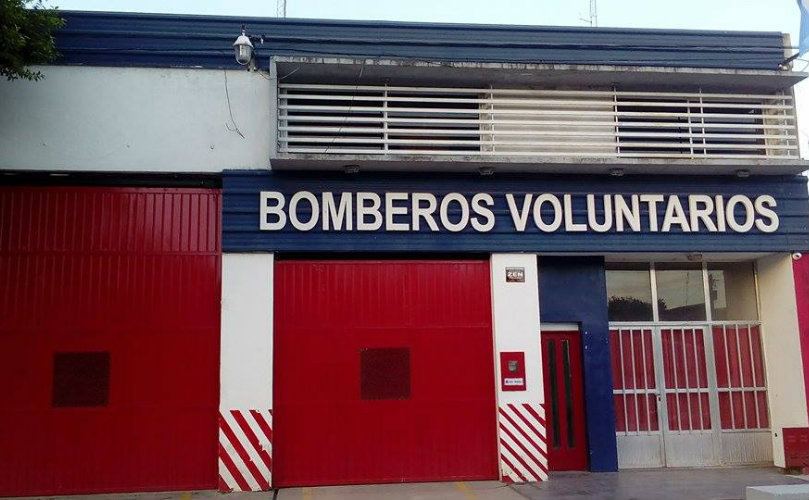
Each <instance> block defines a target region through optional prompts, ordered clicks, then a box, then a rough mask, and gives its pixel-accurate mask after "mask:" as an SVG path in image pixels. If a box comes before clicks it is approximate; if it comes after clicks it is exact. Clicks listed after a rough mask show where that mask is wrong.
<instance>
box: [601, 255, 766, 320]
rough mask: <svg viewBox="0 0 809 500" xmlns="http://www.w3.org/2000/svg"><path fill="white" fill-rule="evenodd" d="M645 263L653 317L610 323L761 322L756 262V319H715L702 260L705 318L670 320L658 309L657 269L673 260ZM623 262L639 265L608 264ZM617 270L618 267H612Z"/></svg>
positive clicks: (706, 274) (706, 270)
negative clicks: (665, 318)
mask: <svg viewBox="0 0 809 500" xmlns="http://www.w3.org/2000/svg"><path fill="white" fill-rule="evenodd" d="M721 262H723V261H716V262H711V263H713V264H715V263H721ZM644 263H645V264H648V265H649V280H650V283H651V287H652V319H651V320H648V321H614V320H612V319H611V318H608V321H609V322H610V323H618V324H627V325H632V324H648V323H649V322H653V323H660V324H678V325H680V324H685V325H687V324H706V323H713V324H736V323H757V324H760V323H761V301H760V300H759V299H760V297H759V289H758V269H757V268H756V265H755V263H753V266H752V270H753V289H754V293H755V302H756V317H757V318H758V319H756V320H749V319H745V320H714V318H713V311H712V307H711V290H710V283H709V281H708V264H709V262H707V261H702V262H701V263H700V267H701V269H702V293H703V297H704V299H705V319H703V320H688V321H668V320H661V319H660V311H659V310H658V302H657V300H658V294H657V270H656V265H658V264H672V262H664V261H651V262H644ZM621 264H629V265H637V264H638V263H637V262H626V263H624V262H608V263H607V265H608V266H620V265H621ZM612 270H613V271H615V270H616V269H612ZM609 271H610V270H609V269H607V270H605V272H609Z"/></svg>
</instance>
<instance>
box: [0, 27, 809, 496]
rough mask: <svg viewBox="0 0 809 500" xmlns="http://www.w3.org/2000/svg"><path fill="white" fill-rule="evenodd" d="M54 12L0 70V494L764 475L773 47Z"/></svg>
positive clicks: (790, 318) (774, 180)
mask: <svg viewBox="0 0 809 500" xmlns="http://www.w3.org/2000/svg"><path fill="white" fill-rule="evenodd" d="M62 15H63V16H64V17H65V19H66V20H67V24H66V26H65V27H64V28H63V29H61V30H60V31H59V32H58V33H57V36H56V41H57V46H58V48H59V50H60V52H61V54H62V57H61V58H60V59H59V60H58V61H56V62H55V63H54V64H52V65H49V66H45V67H42V68H38V69H40V70H41V71H42V72H43V73H44V75H45V79H44V80H42V81H40V82H22V81H14V82H2V83H0V102H1V103H2V110H3V112H2V113H0V169H2V171H1V172H0V179H2V182H1V183H0V376H2V379H3V380H5V381H6V385H5V390H4V394H5V398H4V401H3V405H1V406H0V429H2V430H0V450H2V453H0V494H1V495H40V494H41V495H45V494H48V495H50V494H66V493H80V494H84V493H96V492H134V491H158V490H177V489H217V488H218V489H220V490H221V491H251V490H268V489H272V488H283V487H291V486H313V485H336V484H361V483H382V482H403V481H412V482H416V481H448V480H452V481H455V480H475V479H495V480H497V479H499V480H502V481H505V482H526V481H544V480H547V479H548V476H549V473H552V472H553V471H558V470H589V471H593V472H601V471H615V470H618V469H623V468H644V467H646V468H653V467H696V466H699V467H707V466H712V467H721V466H730V465H738V464H774V465H775V466H778V467H791V466H794V465H796V464H795V462H794V461H793V457H794V455H795V453H794V452H795V448H794V447H795V442H796V441H795V439H793V437H792V436H796V435H800V434H801V433H803V432H806V428H807V427H809V422H807V409H806V392H805V389H806V387H805V383H804V377H803V369H802V363H801V359H802V358H801V342H800V337H799V324H798V308H797V305H796V296H795V287H794V282H793V279H794V277H793V259H794V258H797V257H798V253H800V252H807V251H809V199H807V198H808V196H807V188H806V181H805V178H803V177H801V176H800V175H799V174H800V173H801V172H802V171H804V170H805V169H807V167H808V166H809V164H807V162H805V161H802V160H800V158H799V154H798V133H797V125H796V115H795V100H794V96H793V91H792V87H793V86H794V85H795V84H796V83H797V82H798V81H800V80H801V79H803V78H804V77H805V76H806V75H805V74H803V73H796V72H793V71H791V70H790V69H789V68H784V67H782V66H781V63H782V62H783V61H784V59H785V58H786V57H787V56H788V55H789V52H788V49H787V47H789V45H790V43H789V42H788V40H787V39H786V36H785V35H783V34H781V33H751V32H725V31H723V32H708V31H668V30H635V29H632V30H629V29H600V28H557V27H554V28H550V27H533V26H485V25H457V24H419V23H389V22H384V23H381V22H357V21H320V20H296V19H243V18H227V17H208V16H172V15H152V14H122V13H84V12H63V13H62ZM242 24H246V28H245V32H244V37H240V38H239V40H240V41H239V42H238V43H237V45H236V47H235V48H236V53H237V54H238V55H239V57H240V58H241V62H242V63H245V64H244V65H243V66H240V65H239V64H238V63H237V61H236V60H235V59H234V47H233V45H234V40H236V38H237V37H238V36H239V35H240V33H242ZM250 45H252V50H251V49H250ZM804 258H806V257H804ZM551 480H552V478H551Z"/></svg>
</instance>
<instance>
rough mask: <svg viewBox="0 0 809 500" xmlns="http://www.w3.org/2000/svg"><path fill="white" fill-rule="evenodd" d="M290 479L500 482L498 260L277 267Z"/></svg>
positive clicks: (280, 419) (285, 465)
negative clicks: (492, 266)
mask: <svg viewBox="0 0 809 500" xmlns="http://www.w3.org/2000/svg"><path fill="white" fill-rule="evenodd" d="M274 351H275V352H274V358H275V361H274V400H275V403H274V421H275V428H274V429H273V430H274V442H273V452H274V453H273V479H274V481H275V484H276V485H277V486H301V485H322V484H358V483H378V482H402V481H435V480H452V479H495V478H497V475H498V473H497V439H496V436H497V434H496V433H497V424H496V411H497V407H496V404H495V388H494V371H493V370H494V367H493V352H492V326H491V298H490V289H489V265H488V262H485V261H484V262H479V261H451V262H450V261H440V262H439V261H278V262H277V263H276V268H275V348H274Z"/></svg>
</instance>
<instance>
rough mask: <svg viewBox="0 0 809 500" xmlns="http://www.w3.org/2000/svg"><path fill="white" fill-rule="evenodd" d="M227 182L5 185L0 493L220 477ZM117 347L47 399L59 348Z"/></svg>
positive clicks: (178, 483) (187, 484) (174, 485)
mask: <svg viewBox="0 0 809 500" xmlns="http://www.w3.org/2000/svg"><path fill="white" fill-rule="evenodd" d="M219 214H220V194H219V192H218V191H216V190H205V189H152V188H67V187H38V188H23V187H2V188H0V380H3V381H4V382H5V384H4V390H3V396H4V400H3V404H2V405H0V450H2V452H1V453H0V494H2V495H31V494H65V493H88V492H104V491H111V492H112V491H121V492H123V491H149V490H152V491H154V490H171V489H200V488H215V487H216V477H217V476H216V474H217V469H216V450H217V410H218V408H217V406H218V398H219V372H218V370H219V311H220V306H219V303H220V262H221V250H220V237H219V234H220V227H219V224H220V215H219ZM99 351H106V352H109V353H110V376H109V399H108V404H107V405H106V406H101V407H67V408H65V407H60V408H53V407H52V406H51V400H52V393H51V392H52V386H53V356H54V353H55V352H99Z"/></svg>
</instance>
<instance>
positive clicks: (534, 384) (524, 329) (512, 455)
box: [491, 254, 548, 482]
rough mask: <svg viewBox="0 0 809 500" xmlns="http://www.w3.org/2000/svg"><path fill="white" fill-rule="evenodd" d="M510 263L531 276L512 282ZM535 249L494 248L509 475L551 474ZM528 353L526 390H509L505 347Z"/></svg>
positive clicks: (504, 464)
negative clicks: (523, 251) (500, 251)
mask: <svg viewBox="0 0 809 500" xmlns="http://www.w3.org/2000/svg"><path fill="white" fill-rule="evenodd" d="M506 268H521V269H523V270H524V271H525V281H524V282H521V283H515V282H506ZM537 273H538V269H537V256H536V255H534V254H492V257H491V283H492V324H493V328H494V346H495V372H496V374H495V377H496V381H495V383H496V384H497V401H498V413H499V414H498V422H499V429H498V439H499V448H500V473H501V477H502V478H503V480H504V481H507V482H525V481H544V480H546V479H547V478H548V474H547V470H548V460H547V447H546V444H545V435H546V432H545V409H544V399H545V398H544V394H545V392H544V387H543V379H542V352H541V350H540V340H539V282H538V275H537ZM502 352H523V353H525V376H526V390H525V391H503V390H502V389H503V388H502V382H501V376H500V374H501V370H503V369H504V367H501V366H500V353H502Z"/></svg>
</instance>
